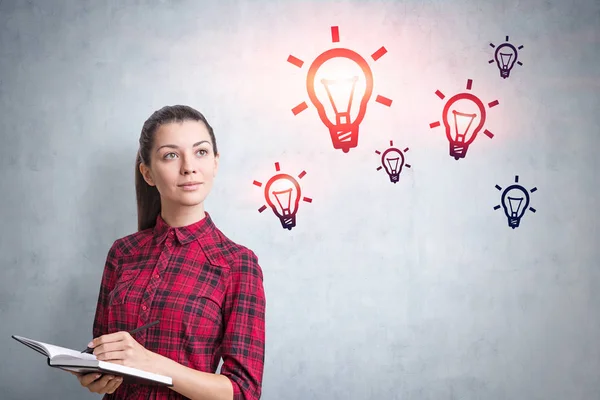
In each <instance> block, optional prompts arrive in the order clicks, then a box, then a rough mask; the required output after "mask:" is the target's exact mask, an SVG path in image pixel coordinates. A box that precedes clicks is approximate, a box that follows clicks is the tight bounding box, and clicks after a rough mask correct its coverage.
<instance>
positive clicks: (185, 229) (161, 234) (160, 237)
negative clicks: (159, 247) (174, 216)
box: [153, 212, 215, 244]
mask: <svg viewBox="0 0 600 400" xmlns="http://www.w3.org/2000/svg"><path fill="white" fill-rule="evenodd" d="M205 214H206V216H205V217H204V218H202V219H201V220H200V221H197V222H194V223H192V224H190V225H186V226H180V227H177V228H174V227H172V226H170V225H169V224H167V223H166V222H165V220H164V219H163V218H162V217H161V215H160V213H159V214H158V216H157V217H156V225H154V230H153V234H154V241H155V243H156V244H161V243H163V242H164V241H165V239H166V238H167V236H168V235H169V233H170V232H173V233H171V235H174V236H175V237H176V238H177V240H178V241H179V243H181V244H187V243H189V242H192V241H194V240H196V239H200V238H202V237H204V236H206V235H208V234H210V233H212V232H213V230H214V229H215V225H214V223H213V221H212V219H211V218H210V215H209V214H208V213H207V212H205Z"/></svg>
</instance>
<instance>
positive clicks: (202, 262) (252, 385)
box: [93, 213, 266, 400]
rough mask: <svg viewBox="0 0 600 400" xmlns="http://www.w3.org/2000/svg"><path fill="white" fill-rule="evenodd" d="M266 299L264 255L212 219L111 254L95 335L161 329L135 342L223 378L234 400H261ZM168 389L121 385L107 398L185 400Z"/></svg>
mask: <svg viewBox="0 0 600 400" xmlns="http://www.w3.org/2000/svg"><path fill="white" fill-rule="evenodd" d="M265 306H266V300H265V294H264V289H263V274H262V270H261V267H260V266H259V264H258V259H257V257H256V255H255V254H254V253H253V252H252V251H251V250H249V249H247V248H246V247H244V246H241V245H238V244H236V243H234V242H233V241H231V240H230V239H228V238H227V237H226V236H225V235H224V234H223V233H222V232H221V231H220V230H219V229H218V228H217V227H216V226H215V225H214V223H213V221H212V220H211V218H210V215H209V214H208V213H206V217H205V218H204V219H202V220H200V221H198V222H196V223H194V224H192V225H188V226H185V227H179V228H172V227H170V226H169V225H167V224H166V223H165V221H164V220H163V219H162V217H161V216H160V215H159V216H158V217H157V219H156V226H155V227H154V228H150V229H146V230H144V231H141V232H137V233H134V234H132V235H129V236H126V237H124V238H121V239H118V240H116V241H115V242H114V243H113V245H112V246H111V248H110V251H109V252H108V256H107V260H106V265H105V269H104V273H103V275H102V283H101V286H100V293H99V296H98V305H97V308H96V315H95V319H94V326H93V335H94V337H98V336H101V335H104V334H108V333H114V332H118V331H129V330H132V329H135V328H137V327H139V326H141V325H144V324H147V323H149V322H151V321H154V320H159V321H160V322H159V323H158V325H155V326H152V327H150V328H148V329H146V330H143V331H141V332H139V333H137V334H134V338H135V339H136V340H137V341H138V342H139V343H140V344H141V345H142V346H144V347H145V348H146V349H148V350H150V351H153V352H155V353H159V354H161V355H163V356H165V357H168V358H170V359H172V360H174V361H176V362H178V363H180V364H183V365H185V366H187V367H190V368H193V369H196V370H199V371H204V372H210V373H214V372H215V371H216V369H217V367H218V364H219V360H220V358H221V357H223V365H222V367H221V372H220V373H221V374H222V375H225V376H227V377H228V378H229V379H230V380H231V381H232V383H233V388H234V399H236V400H237V399H245V400H251V399H259V398H260V395H261V386H262V375H263V365H264V348H265ZM185 398H186V397H184V396H182V395H180V394H179V393H177V392H175V391H173V390H172V389H169V388H167V387H153V386H148V385H137V384H121V386H120V387H119V388H118V389H117V390H116V391H115V392H114V393H113V394H110V395H109V394H106V395H105V396H104V399H128V400H136V399H157V400H159V399H185Z"/></svg>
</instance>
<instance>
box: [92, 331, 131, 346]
mask: <svg viewBox="0 0 600 400" xmlns="http://www.w3.org/2000/svg"><path fill="white" fill-rule="evenodd" d="M128 337H131V335H130V334H129V332H125V331H119V332H115V333H109V334H107V335H102V336H98V337H97V338H94V339H92V345H91V346H90V347H93V348H96V347H98V346H100V345H101V344H104V343H112V342H119V341H121V340H126V339H127V338H128Z"/></svg>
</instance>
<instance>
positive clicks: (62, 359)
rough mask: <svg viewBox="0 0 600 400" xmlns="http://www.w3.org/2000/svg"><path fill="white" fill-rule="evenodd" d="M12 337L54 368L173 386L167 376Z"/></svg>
mask: <svg viewBox="0 0 600 400" xmlns="http://www.w3.org/2000/svg"><path fill="white" fill-rule="evenodd" d="M12 338H13V339H15V340H17V341H19V342H20V343H22V344H24V345H25V346H27V347H29V348H31V349H33V350H35V351H37V352H38V353H40V354H42V355H44V356H46V357H47V358H48V365H49V366H51V367H54V368H60V369H64V370H67V371H74V372H81V373H88V372H100V373H106V374H111V375H118V376H122V377H123V383H137V384H142V385H161V386H162V385H165V386H173V380H172V379H171V378H170V377H168V376H164V375H158V374H154V373H151V372H146V371H142V370H140V369H137V368H131V367H125V366H123V365H119V364H114V363H111V362H107V361H101V360H98V359H96V356H95V355H93V354H87V353H80V352H79V351H77V350H72V349H67V348H65V347H60V346H55V345H53V344H48V343H43V342H39V341H37V340H32V339H28V338H26V337H23V336H17V335H12Z"/></svg>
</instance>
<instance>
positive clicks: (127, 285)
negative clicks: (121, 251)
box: [108, 269, 141, 305]
mask: <svg viewBox="0 0 600 400" xmlns="http://www.w3.org/2000/svg"><path fill="white" fill-rule="evenodd" d="M140 271H141V270H140V269H126V270H124V271H123V272H122V273H121V275H120V276H119V278H118V279H117V283H116V284H115V287H114V288H113V290H112V291H111V292H110V293H109V294H108V304H109V305H118V304H124V303H125V301H126V300H127V295H128V293H129V292H130V290H131V288H132V286H133V285H134V283H135V278H137V276H138V275H139V274H140Z"/></svg>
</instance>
